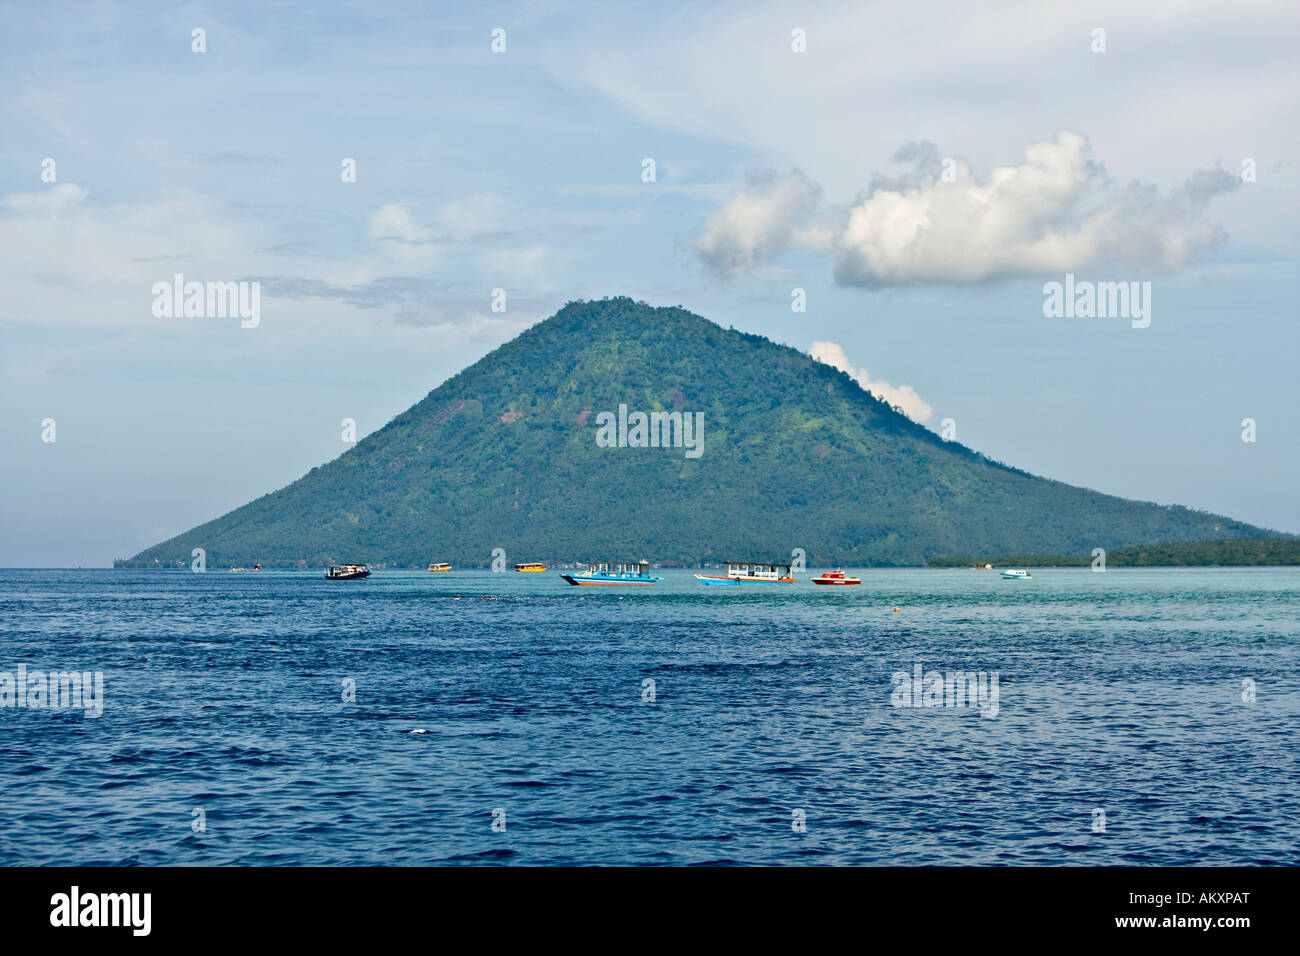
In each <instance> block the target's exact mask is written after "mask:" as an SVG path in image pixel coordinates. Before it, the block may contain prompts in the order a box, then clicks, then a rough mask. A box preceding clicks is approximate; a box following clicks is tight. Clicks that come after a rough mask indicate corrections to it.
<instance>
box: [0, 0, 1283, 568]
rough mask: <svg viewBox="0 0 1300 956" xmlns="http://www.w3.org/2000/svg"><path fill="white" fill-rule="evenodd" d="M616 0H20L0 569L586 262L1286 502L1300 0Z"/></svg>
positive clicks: (891, 377) (215, 494)
mask: <svg viewBox="0 0 1300 956" xmlns="http://www.w3.org/2000/svg"><path fill="white" fill-rule="evenodd" d="M609 6H610V7H611V8H610V9H605V7H604V6H603V5H592V4H582V3H575V4H568V3H522V4H511V5H501V4H493V3H483V4H475V5H464V4H445V5H439V4H411V5H403V4H385V3H375V2H368V3H317V4H312V5H310V6H307V5H281V4H265V3H248V4H241V3H220V4H217V3H212V4H208V3H193V4H184V3H182V4H174V3H167V4H161V3H159V4H150V3H111V2H108V3H96V4H90V3H85V4H59V3H54V4H46V5H42V6H41V8H40V9H39V11H37V10H35V9H34V8H32V7H30V5H19V4H8V3H6V4H2V5H0V115H2V116H3V117H4V124H3V125H4V135H3V136H0V288H2V289H3V294H2V295H0V342H2V343H3V345H2V346H0V383H2V384H3V387H4V395H5V399H6V401H5V409H4V412H3V414H0V450H2V457H0V481H3V483H4V487H5V494H4V495H3V496H0V566H9V567H14V566H19V567H49V566H53V567H78V566H86V567H103V566H108V565H109V564H111V562H112V560H113V559H114V558H116V557H127V556H130V555H133V554H135V553H137V552H138V551H140V550H141V549H143V548H145V547H147V546H149V545H151V544H154V543H156V542H158V541H160V540H163V539H165V538H168V537H171V536H172V535H175V534H177V533H180V532H181V531H184V530H186V529H188V528H190V527H193V526H194V525H197V524H200V523H202V522H204V521H207V520H209V519H211V518H214V517H216V516H218V515H220V514H223V513H225V512H226V511H228V510H230V509H232V508H235V507H238V506H239V505H241V504H244V503H245V502H247V501H249V500H252V499H253V498H256V497H258V496H260V495H262V494H265V493H267V492H269V491H272V490H275V489H277V488H280V487H283V486H284V485H286V484H288V483H289V482H291V481H293V480H295V479H296V478H298V477H300V476H301V475H302V474H304V473H305V472H307V471H308V470H310V469H311V468H312V467H314V466H316V465H319V464H322V463H323V462H326V461H328V460H331V459H333V458H335V457H337V456H338V455H339V454H341V453H342V452H343V451H345V450H347V448H348V447H350V445H348V444H347V443H345V441H344V437H345V436H344V428H343V425H342V423H343V421H344V419H351V420H353V421H354V422H355V423H356V433H357V437H361V436H364V435H365V434H367V433H369V432H371V431H374V430H375V429H377V428H380V427H382V426H383V425H384V424H385V423H386V422H387V421H389V420H390V419H391V418H392V417H393V416H395V415H397V414H398V413H400V412H401V411H403V410H404V409H406V408H407V407H409V406H410V405H411V404H413V403H414V402H416V401H418V400H419V399H421V398H423V397H424V395H426V394H427V393H428V392H429V391H430V390H431V389H433V388H435V387H437V386H438V385H439V384H441V383H442V382H443V381H444V380H445V379H447V378H448V377H450V376H451V375H453V374H455V373H456V372H458V371H460V370H461V369H463V368H465V367H467V366H469V365H471V364H473V363H474V362H475V361H477V360H478V359H479V358H481V357H482V356H484V355H485V354H487V353H488V352H490V351H491V350H492V349H493V348H495V347H496V346H498V345H500V344H501V343H502V342H505V341H507V340H509V339H510V338H513V337H514V336H515V335H517V334H518V333H519V332H521V331H522V330H524V329H525V328H527V327H528V326H530V325H531V324H533V323H535V322H538V321H541V320H542V319H544V318H546V317H547V316H549V315H551V314H553V313H554V312H555V311H556V310H557V309H558V308H560V307H561V306H562V305H563V304H564V303H565V302H567V301H570V300H573V299H581V298H599V297H602V296H607V295H629V296H632V297H633V298H636V299H639V300H644V301H646V302H649V303H651V304H652V305H682V306H685V307H686V308H688V309H690V310H691V311H693V312H696V313H699V314H701V315H704V316H706V317H707V318H710V319H712V320H713V321H716V322H718V323H719V324H721V325H723V326H734V327H735V328H737V329H741V330H744V331H747V332H755V333H759V334H762V335H766V336H768V337H769V338H772V339H773V340H775V341H779V342H783V343H785V344H788V345H790V346H793V347H794V348H797V349H800V350H801V351H805V352H809V353H810V354H812V355H813V356H814V357H815V358H817V359H819V360H821V361H825V362H829V363H831V364H834V365H836V366H838V367H840V368H843V369H844V370H845V371H847V372H849V374H851V375H853V376H854V377H855V378H857V379H858V380H859V381H860V382H862V383H863V385H864V386H865V387H868V388H871V389H872V390H873V391H876V392H878V393H879V394H881V395H884V396H885V397H887V398H888V399H889V400H890V401H891V402H894V403H895V404H897V405H898V406H899V407H901V408H902V409H903V410H904V411H905V412H906V413H907V414H909V415H911V416H912V417H913V418H915V419H916V420H918V421H920V422H922V423H923V424H925V425H926V426H927V427H930V428H933V429H934V430H936V431H941V430H944V429H946V430H947V431H948V434H949V436H950V437H955V438H956V440H958V441H960V442H961V443H962V444H965V445H968V446H970V447H972V448H975V449H977V450H979V451H981V452H983V453H985V454H987V455H989V456H990V457H991V458H994V459H996V460H998V461H1003V462H1006V463H1008V464H1012V465H1015V466H1017V467H1019V468H1023V469H1025V470H1027V471H1030V472H1033V473H1035V474H1040V475H1044V476H1047V477H1050V478H1054V479H1059V480H1062V481H1066V482H1069V483H1071V484H1077V485H1083V486H1086V487H1090V488H1095V489H1098V490H1101V491H1104V492H1107V493H1111V494H1116V495H1122V496H1125V497H1130V498H1136V499H1141V500H1148V501H1157V502H1160V503H1164V504H1170V503H1177V504H1183V505H1187V506H1189V507H1194V508H1199V509H1203V510H1207V511H1213V512H1217V513H1222V514H1226V515H1229V516H1231V517H1234V518H1238V519H1241V520H1245V521H1249V522H1252V523H1255V524H1259V525H1262V526H1265V527H1268V528H1273V529H1277V530H1281V531H1288V532H1293V533H1300V501H1298V499H1297V495H1296V491H1295V489H1296V479H1295V476H1296V475H1297V474H1300V426H1298V425H1297V421H1296V412H1297V409H1298V408H1300V375H1297V361H1296V360H1297V354H1298V352H1300V350H1298V349H1297V346H1298V345H1300V335H1298V333H1297V326H1296V312H1297V303H1300V276H1298V275H1297V267H1296V263H1297V253H1298V252H1300V216H1297V212H1298V211H1300V210H1298V206H1300V203H1298V202H1297V200H1298V199H1300V182H1298V180H1297V165H1296V154H1297V147H1298V146H1300V143H1298V142H1297V139H1298V137H1297V116H1300V102H1298V101H1300V82H1298V81H1300V76H1297V73H1298V72H1300V56H1297V53H1298V52H1300V7H1297V6H1296V5H1295V4H1288V3H1281V2H1277V3H1261V2H1254V0H1233V2H1222V3H1220V2H1206V3H1163V2H1153V3H1145V4H1140V5H1134V4H1131V3H1130V2H1123V3H1109V2H1099V3H1091V4H1059V3H1041V4H1024V3H1010V2H1001V0H991V2H987V3H981V4H978V5H973V4H968V3H964V2H934V3H930V2H924V0H922V2H909V3H905V4H904V3H870V2H856V3H846V4H817V3H804V4H777V3H765V2H761V0H760V2H747V3H735V4H732V3H719V4H700V3H681V4H675V3H671V2H669V3H663V2H657V3H640V4H638V3H629V4H618V5H609ZM196 30H197V31H202V32H201V33H198V34H196V33H195V31H196ZM351 170H355V176H352V175H351V172H350V171H351ZM177 274H180V275H181V276H183V281H184V282H191V281H196V282H201V283H208V282H212V283H226V282H236V283H241V282H242V283H248V284H249V285H247V286H245V289H251V283H253V282H257V283H259V285H258V289H259V299H258V304H259V309H258V313H257V320H256V323H255V324H254V323H253V322H252V321H251V320H248V321H241V320H240V318H239V317H231V316H225V317H221V316H216V315H211V314H208V315H190V316H186V315H168V314H165V313H166V311H167V310H166V309H161V308H160V306H159V304H158V299H159V295H158V293H157V292H156V289H155V286H156V285H157V284H158V283H166V284H170V283H172V282H173V277H174V276H175V275H177ZM1067 275H1069V276H1071V277H1072V278H1070V279H1068V280H1067ZM1067 281H1068V282H1069V283H1070V286H1069V287H1070V288H1071V289H1072V290H1076V289H1082V288H1084V285H1087V284H1099V283H1124V284H1125V285H1124V290H1125V291H1126V292H1131V293H1132V296H1131V300H1130V301H1129V302H1128V303H1124V302H1123V301H1122V300H1121V299H1119V298H1118V297H1117V296H1118V292H1117V289H1118V286H1107V287H1103V288H1107V289H1108V290H1109V292H1108V293H1107V294H1108V295H1110V296H1113V297H1115V298H1114V301H1113V302H1111V304H1112V305H1114V306H1115V307H1116V310H1122V311H1120V314H1118V315H1116V314H1109V315H1095V314H1088V309H1087V308H1086V302H1083V301H1080V302H1079V306H1080V308H1079V309H1077V310H1075V309H1070V310H1069V312H1068V313H1067V314H1048V313H1051V311H1052V310H1051V308H1050V307H1049V306H1048V299H1049V293H1048V292H1047V291H1045V290H1047V289H1049V288H1050V284H1051V283H1053V282H1055V283H1059V284H1060V287H1061V288H1062V289H1064V288H1066V283H1067ZM1080 284H1084V285H1080ZM1131 284H1135V285H1131ZM1090 288H1096V286H1095V285H1093V286H1090ZM494 290H502V291H503V292H504V311H498V310H494V308H493V306H494V302H495V304H497V305H498V306H500V305H501V303H502V299H501V297H500V296H499V295H498V296H497V298H496V299H495V300H494ZM796 290H800V291H798V292H796ZM163 298H166V299H168V300H169V301H170V296H164V297H163ZM1097 301H1098V302H1100V301H1109V300H1108V299H1106V296H1099V297H1098V299H1097ZM800 304H802V311H796V308H797V307H798V306H799V305H800ZM1072 304H1074V303H1073V301H1072ZM1125 306H1127V308H1126V309H1125V308H1124V307H1125ZM1093 311H1094V312H1095V311H1096V309H1094V310H1093ZM160 312H162V313H164V314H160ZM1078 313H1084V314H1078ZM245 326H248V327H245ZM1247 419H1249V420H1250V421H1251V422H1252V423H1253V426H1250V425H1247V424H1246V420H1247ZM1243 437H1251V438H1253V440H1252V441H1246V440H1243Z"/></svg>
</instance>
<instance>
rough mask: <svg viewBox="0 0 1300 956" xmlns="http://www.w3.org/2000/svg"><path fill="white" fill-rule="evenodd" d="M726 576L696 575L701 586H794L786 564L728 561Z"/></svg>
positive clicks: (788, 566) (792, 577) (792, 576)
mask: <svg viewBox="0 0 1300 956" xmlns="http://www.w3.org/2000/svg"><path fill="white" fill-rule="evenodd" d="M726 564H727V573H726V574H697V575H695V579H696V580H697V581H699V582H700V583H701V584H707V585H719V584H721V585H729V584H794V575H792V574H791V573H790V567H791V566H790V565H788V564H755V563H754V562H752V561H728V562H726Z"/></svg>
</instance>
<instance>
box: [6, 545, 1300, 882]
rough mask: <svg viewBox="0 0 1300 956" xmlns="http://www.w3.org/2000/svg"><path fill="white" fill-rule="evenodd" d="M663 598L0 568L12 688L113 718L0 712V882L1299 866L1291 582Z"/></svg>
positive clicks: (947, 579)
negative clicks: (963, 702) (903, 686)
mask: <svg viewBox="0 0 1300 956" xmlns="http://www.w3.org/2000/svg"><path fill="white" fill-rule="evenodd" d="M663 573H664V575H665V577H666V580H665V581H664V583H663V584H662V585H659V586H658V587H656V588H654V589H637V590H635V591H630V590H623V589H590V588H571V587H568V586H567V585H565V584H564V583H563V582H562V581H560V579H559V577H558V575H557V574H556V573H555V572H548V573H546V574H530V575H523V574H514V573H509V572H507V573H505V574H492V573H490V572H487V571H455V572H452V573H450V574H439V575H432V574H427V573H424V572H399V571H379V572H376V574H375V575H374V576H373V577H371V578H370V579H368V580H365V581H358V582H327V581H325V580H324V579H323V578H322V577H321V576H320V575H319V573H318V572H313V573H310V574H307V573H289V572H273V571H266V572H260V573H248V574H230V573H228V572H218V571H211V572H208V573H206V574H190V573H180V572H177V573H162V572H132V571H9V572H6V573H5V576H4V580H3V582H0V672H9V673H11V674H12V673H15V672H16V671H17V668H18V666H19V665H26V667H27V669H28V671H29V672H30V671H36V670H64V669H73V668H75V669H77V670H84V671H102V673H103V676H104V701H103V704H104V706H103V713H102V716H100V717H98V718H87V717H84V716H83V715H82V713H81V712H80V711H75V712H74V711H70V710H52V709H49V708H45V709H32V708H17V707H3V708H0V853H2V854H3V859H4V860H5V862H6V863H9V864H15V863H29V864H90V865H113V864H228V863H238V864H348V863H356V864H429V863H449V862H457V863H463V862H486V863H513V864H661V863H672V864H691V863H752V864H790V863H819V864H860V863H869V864H903V865H911V864H999V863H1004V864H1042V863H1047V864H1278V863H1285V864H1292V865H1294V864H1296V863H1300V814H1297V812H1296V803H1297V798H1296V794H1297V790H1298V786H1297V785H1298V784H1300V761H1298V760H1297V753H1298V752H1300V746H1297V745H1298V744H1300V731H1298V730H1297V728H1298V727H1300V721H1298V720H1297V716H1298V715H1300V571H1297V570H1296V569H1190V570H1181V569H1178V570H1175V569H1151V570H1140V569H1112V570H1110V571H1108V572H1106V573H1104V574H1096V573H1092V572H1090V571H1089V570H1087V569H1077V570H1075V569H1072V570H1041V571H1037V570H1036V571H1034V572H1033V573H1034V577H1033V579H1032V580H1030V581H1025V582H1013V581H1002V580H1001V579H999V578H998V576H997V575H996V574H994V573H992V572H983V571H975V570H872V571H863V572H860V574H861V576H862V577H863V579H864V580H863V584H862V586H860V587H856V588H817V587H813V586H812V585H811V584H809V583H807V581H801V582H800V583H799V584H798V585H795V586H791V587H786V588H705V587H703V586H701V585H699V584H698V583H697V582H696V581H695V580H694V579H693V577H691V575H690V573H689V572H683V571H667V572H663ZM809 576H811V575H809ZM895 606H897V607H899V608H900V610H899V611H898V612H895V611H893V610H892V609H893V607H895ZM918 663H919V664H921V665H922V669H923V672H928V671H940V672H947V671H958V670H959V671H963V672H965V671H983V672H985V673H986V674H987V675H989V677H990V679H991V677H992V675H994V674H996V676H997V679H998V685H997V686H998V691H999V699H998V707H997V714H996V716H983V715H982V714H981V712H980V710H979V709H978V708H973V707H946V706H934V707H900V706H895V705H894V703H893V700H892V698H893V697H894V696H895V695H894V689H895V685H894V683H893V682H892V681H891V675H892V674H894V673H895V672H898V671H904V672H907V673H908V674H909V675H910V674H911V673H912V671H913V668H914V666H915V665H916V664H918ZM1247 680H1249V681H1251V682H1253V688H1254V693H1255V697H1254V700H1253V702H1247V701H1244V700H1243V691H1244V689H1245V688H1246V687H1247V684H1246V683H1245V682H1246V681H1247ZM345 681H354V682H355V700H352V701H346V700H344V699H343V698H344V688H345V685H344V682H345ZM647 681H653V689H654V695H653V696H654V699H653V700H649V699H643V698H644V697H649V693H648V686H649V685H647V683H646V682H647ZM413 731H422V732H421V733H416V732H413ZM495 810H501V811H504V824H505V826H504V830H501V829H500V815H499V814H498V815H497V816H496V817H494V811H495ZM1098 810H1101V811H1104V815H1105V831H1104V832H1094V826H1096V824H1097V822H1098V821H1099V819H1100V818H1099V816H1098V814H1097V813H1096V811H1098ZM196 811H201V814H198V813H196ZM795 811H802V821H803V823H804V825H805V829H804V830H803V831H802V832H799V831H798V830H797V829H796V826H795V825H794V824H796V823H797V822H798V821H799V819H800V817H799V816H798V815H797V814H796V812H795ZM200 819H201V820H202V823H203V826H204V829H203V830H202V831H201V832H196V830H195V827H196V826H197V825H198V822H199V820H200ZM494 819H496V820H497V821H498V824H497V829H494V827H493V823H494Z"/></svg>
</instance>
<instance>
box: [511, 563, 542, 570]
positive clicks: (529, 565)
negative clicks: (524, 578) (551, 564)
mask: <svg viewBox="0 0 1300 956" xmlns="http://www.w3.org/2000/svg"><path fill="white" fill-rule="evenodd" d="M515 570H516V571H545V570H546V565H544V564H537V563H535V562H528V563H526V564H516V565H515Z"/></svg>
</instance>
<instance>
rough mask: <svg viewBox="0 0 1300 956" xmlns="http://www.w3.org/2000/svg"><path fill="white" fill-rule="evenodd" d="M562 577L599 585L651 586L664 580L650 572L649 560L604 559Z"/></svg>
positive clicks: (570, 580)
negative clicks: (585, 568)
mask: <svg viewBox="0 0 1300 956" xmlns="http://www.w3.org/2000/svg"><path fill="white" fill-rule="evenodd" d="M560 577H562V578H564V580H566V581H568V582H569V583H570V584H575V585H595V586H597V587H599V586H606V587H611V586H612V587H650V586H652V585H654V584H657V583H658V582H660V581H662V580H663V578H657V577H655V576H653V575H652V574H651V573H650V562H649V561H617V562H607V561H602V562H600V563H598V564H589V565H587V570H585V571H574V572H573V573H572V574H561V575H560Z"/></svg>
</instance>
